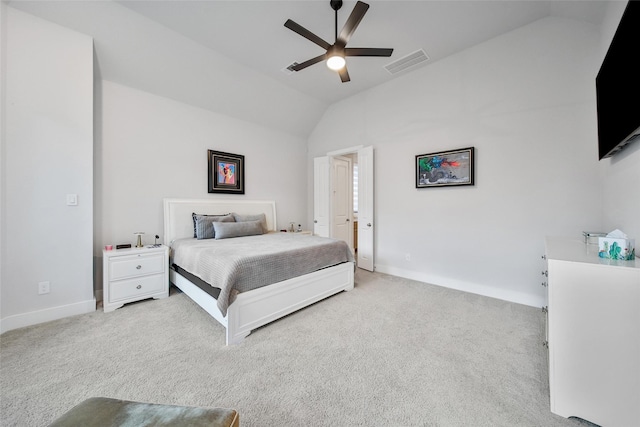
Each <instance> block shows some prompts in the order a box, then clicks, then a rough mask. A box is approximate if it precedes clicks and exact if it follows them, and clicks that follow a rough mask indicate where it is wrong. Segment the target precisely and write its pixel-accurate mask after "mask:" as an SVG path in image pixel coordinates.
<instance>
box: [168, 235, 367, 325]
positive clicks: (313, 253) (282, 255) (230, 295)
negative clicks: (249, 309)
mask: <svg viewBox="0 0 640 427" xmlns="http://www.w3.org/2000/svg"><path fill="white" fill-rule="evenodd" d="M171 249H172V252H173V263H174V264H176V265H178V266H180V267H182V268H183V269H185V270H187V271H188V272H190V273H192V274H193V275H195V276H197V277H199V278H200V279H202V280H204V281H205V282H207V283H209V284H210V285H211V286H213V287H216V288H220V295H219V297H218V308H219V309H220V312H221V313H222V314H223V315H224V316H226V314H227V308H228V307H229V304H231V303H232V302H233V300H234V299H235V297H236V295H237V294H238V293H240V292H246V291H249V290H252V289H256V288H260V287H262V286H266V285H270V284H273V283H277V282H281V281H283V280H287V279H291V278H293V277H297V276H301V275H304V274H307V273H312V272H314V271H317V270H321V269H323V268H327V267H331V266H334V265H337V264H340V263H344V262H354V258H353V254H352V253H351V250H350V249H349V247H348V246H347V244H346V243H345V242H343V241H341V240H334V239H329V238H325V237H318V236H308V235H300V234H296V233H269V234H263V235H259V236H246V237H236V238H232V239H221V240H215V239H207V240H196V239H194V238H187V239H178V240H176V241H175V242H174V243H173V245H172V247H171Z"/></svg>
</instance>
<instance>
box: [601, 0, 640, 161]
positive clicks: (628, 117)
mask: <svg viewBox="0 0 640 427" xmlns="http://www.w3.org/2000/svg"><path fill="white" fill-rule="evenodd" d="M639 54H640V1H638V0H630V1H629V2H628V3H627V6H626V8H625V11H624V14H623V15H622V19H621V20H620V24H618V29H617V30H616V33H615V35H614V37H613V40H612V41H611V45H610V46H609V50H608V51H607V54H606V56H605V58H604V61H603V62H602V66H601V67H600V71H599V72H598V76H597V77H596V98H597V109H598V112H597V117H598V154H599V158H600V160H602V159H604V158H607V157H611V156H613V155H614V154H615V153H617V152H618V151H620V150H621V149H622V148H623V147H624V146H625V145H627V144H628V143H629V142H631V141H632V140H634V139H635V140H640V69H639V68H638V67H637V65H635V64H636V63H637V61H638V56H639Z"/></svg>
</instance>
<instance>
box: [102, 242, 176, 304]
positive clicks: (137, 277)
mask: <svg viewBox="0 0 640 427" xmlns="http://www.w3.org/2000/svg"><path fill="white" fill-rule="evenodd" d="M102 262H103V287H104V289H103V298H104V301H103V308H104V311H105V312H108V311H113V310H115V309H117V308H119V307H122V306H123V305H124V304H127V303H130V302H133V301H139V300H143V299H147V298H155V299H158V298H166V297H168V296H169V271H168V269H169V248H168V247H167V246H164V245H160V246H159V247H143V248H132V249H118V250H115V251H114V250H110V251H107V250H103V251H102Z"/></svg>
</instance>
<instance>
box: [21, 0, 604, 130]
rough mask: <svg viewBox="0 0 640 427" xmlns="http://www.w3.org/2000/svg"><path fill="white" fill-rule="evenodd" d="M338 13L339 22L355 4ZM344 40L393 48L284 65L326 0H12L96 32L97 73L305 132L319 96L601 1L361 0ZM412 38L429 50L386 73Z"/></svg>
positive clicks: (577, 14) (327, 29) (318, 25)
mask: <svg viewBox="0 0 640 427" xmlns="http://www.w3.org/2000/svg"><path fill="white" fill-rule="evenodd" d="M355 3H356V2H355V1H345V2H344V5H343V7H342V9H340V11H339V12H338V29H340V28H342V25H344V22H345V21H346V19H347V17H348V16H349V14H350V13H351V10H352V9H353V7H354V5H355ZM368 3H369V5H370V8H369V10H368V12H367V13H366V15H365V17H364V19H363V20H362V22H361V23H360V25H359V26H358V27H357V29H356V31H355V33H354V35H353V37H352V38H351V40H350V41H349V46H350V47H384V48H393V49H394V52H393V55H392V57H391V58H363V57H352V58H347V65H348V69H349V74H350V76H351V81H350V82H348V83H342V82H341V81H340V78H339V77H338V75H337V74H336V73H335V72H334V71H330V70H329V69H328V68H327V67H326V66H325V65H324V63H318V64H315V65H313V66H311V67H309V68H307V69H305V70H302V71H299V72H293V73H292V72H285V71H283V70H284V69H286V67H287V66H289V65H291V64H292V63H293V62H303V61H305V60H307V59H310V58H312V57H315V56H317V55H320V54H322V53H323V50H322V49H321V48H320V47H319V46H317V45H315V44H314V43H312V42H310V41H309V40H307V39H305V38H303V37H301V36H300V35H298V34H296V33H294V32H293V31H291V30H289V29H287V28H285V27H284V22H285V21H286V20H287V19H292V20H294V21H295V22H297V23H298V24H300V25H302V26H303V27H305V28H307V29H308V30H310V31H312V32H313V33H315V34H317V35H318V36H320V37H322V38H323V39H324V40H326V41H328V42H329V43H333V41H334V30H335V29H334V11H333V10H332V9H331V7H330V5H329V1H328V0H322V1H316V0H299V1H267V0H262V1H214V0H199V1H187V0H175V1H172V0H136V1H129V0H123V1H102V0H93V1H90V0H88V1H24V0H14V1H12V2H9V5H10V6H12V7H14V8H16V9H20V10H22V11H25V12H27V13H30V14H33V15H36V16H39V17H41V18H44V19H46V20H49V21H52V22H55V23H58V24H60V25H63V26H65V27H68V28H71V29H73V30H76V31H78V32H81V33H84V34H87V35H89V36H91V37H93V38H94V46H95V55H96V61H97V65H98V70H97V71H99V73H100V77H101V78H103V79H105V80H109V81H113V82H116V83H120V84H123V85H127V86H131V87H134V88H138V89H141V90H145V91H148V92H151V93H155V94H158V95H161V96H165V97H169V98H172V99H175V100H178V101H181V102H185V103H188V104H191V105H195V106H198V107H202V108H206V109H209V110H212V111H217V112H220V113H223V114H228V115H230V116H233V117H237V118H241V119H243V120H249V121H252V122H254V123H258V124H262V125H265V126H270V127H273V128H276V129H280V130H283V131H285V132H288V133H293V134H296V135H301V136H305V135H308V134H309V132H310V131H311V130H312V129H313V127H314V126H315V124H316V123H317V121H318V119H319V118H320V117H321V115H322V113H323V112H324V110H325V109H326V107H327V106H328V105H330V104H332V103H334V102H337V101H339V100H341V99H344V98H347V97H349V96H352V95H354V94H357V93H359V92H362V91H364V90H367V89H369V88H371V87H374V86H377V85H380V84H384V83H386V82H388V81H390V80H392V79H395V78H401V77H402V76H403V75H405V74H406V73H410V72H412V71H414V70H415V69H416V68H420V67H425V66H429V64H432V63H434V62H436V61H438V60H440V59H442V58H445V57H447V56H449V55H452V54H454V53H456V52H460V51H462V50H464V49H467V48H470V47H472V46H474V45H476V44H478V43H482V42H484V41H486V40H488V39H491V38H493V37H496V36H498V35H501V34H504V33H506V32H508V31H511V30H513V29H515V28H518V27H520V26H523V25H526V24H529V23H531V22H533V21H536V20H538V19H541V18H544V17H547V16H560V17H566V18H571V19H580V20H585V21H587V22H591V23H593V24H594V25H600V24H601V22H602V19H603V16H604V12H605V8H606V1H574V0H570V1H560V0H555V1H543V0H533V1H524V0H522V1H520V0H516V1H506V0H499V1H482V0H472V1H456V0H454V1H451V0H448V1H436V0H433V1H396V0H388V1H376V0H370V1H368ZM419 49H422V50H424V52H425V53H426V54H427V56H428V58H429V59H428V60H427V61H425V62H423V63H421V64H420V65H418V66H417V67H415V68H412V69H408V70H406V71H403V72H400V73H398V74H394V75H392V74H390V73H389V72H388V71H387V70H386V69H385V68H384V66H385V65H387V64H389V63H391V62H393V61H396V60H397V59H399V58H402V57H404V56H406V55H408V54H410V53H412V52H415V51H417V50H419Z"/></svg>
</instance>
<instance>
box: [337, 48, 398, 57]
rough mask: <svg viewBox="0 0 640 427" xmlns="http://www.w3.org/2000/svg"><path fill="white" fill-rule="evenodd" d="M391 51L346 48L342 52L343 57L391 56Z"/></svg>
mask: <svg viewBox="0 0 640 427" xmlns="http://www.w3.org/2000/svg"><path fill="white" fill-rule="evenodd" d="M392 53H393V49H384V48H377V47H348V48H345V50H344V56H391V54H392Z"/></svg>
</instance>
